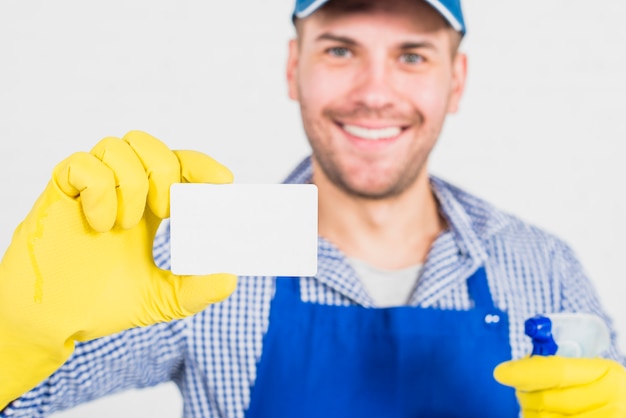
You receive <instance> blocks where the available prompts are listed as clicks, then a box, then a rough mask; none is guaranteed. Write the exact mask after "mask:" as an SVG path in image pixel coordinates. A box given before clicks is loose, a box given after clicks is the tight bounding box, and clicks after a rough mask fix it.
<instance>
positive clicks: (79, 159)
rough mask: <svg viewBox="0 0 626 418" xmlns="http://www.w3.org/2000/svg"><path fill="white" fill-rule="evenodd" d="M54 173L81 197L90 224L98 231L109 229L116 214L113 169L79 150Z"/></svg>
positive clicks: (61, 186)
mask: <svg viewBox="0 0 626 418" xmlns="http://www.w3.org/2000/svg"><path fill="white" fill-rule="evenodd" d="M52 177H53V179H54V181H55V182H56V184H57V185H58V186H59V189H61V191H62V192H63V193H65V194H66V195H67V196H69V197H73V198H78V197H80V201H81V206H82V208H83V213H84V214H85V218H86V219H87V222H88V223H89V225H90V226H91V227H92V228H93V229H95V230H96V231H98V232H106V231H109V230H110V229H111V228H112V227H113V225H114V224H115V218H116V216H117V196H116V191H115V176H114V175H113V172H112V171H111V170H110V169H109V168H108V167H107V166H106V165H104V164H103V163H102V162H101V161H100V160H98V159H97V158H96V157H95V156H93V155H92V154H89V153H86V152H79V153H76V154H73V155H71V156H70V157H69V158H67V159H65V160H63V161H62V162H61V163H59V164H58V165H57V166H56V167H55V168H54V171H53V174H52Z"/></svg>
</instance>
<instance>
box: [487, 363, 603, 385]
mask: <svg viewBox="0 0 626 418" xmlns="http://www.w3.org/2000/svg"><path fill="white" fill-rule="evenodd" d="M602 360H603V359H590V358H565V357H560V356H532V357H527V358H523V359H521V360H513V361H508V362H505V363H502V364H500V365H498V366H497V367H496V368H495V370H494V373H493V375H494V377H495V379H496V380H497V381H498V382H500V383H502V384H503V385H507V386H512V387H514V388H516V389H517V390H520V391H524V392H531V391H536V390H543V389H552V388H564V387H568V386H577V385H582V384H585V383H589V382H593V381H595V380H597V379H598V378H600V376H602V375H603V374H605V373H606V372H607V369H608V364H607V363H606V360H605V361H602Z"/></svg>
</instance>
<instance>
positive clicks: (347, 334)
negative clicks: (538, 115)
mask: <svg viewBox="0 0 626 418" xmlns="http://www.w3.org/2000/svg"><path fill="white" fill-rule="evenodd" d="M309 3H311V2H297V4H296V13H295V17H296V21H295V23H296V29H297V35H298V36H297V39H296V40H294V41H292V42H291V44H290V54H289V61H288V69H287V70H288V71H287V74H288V86H289V94H290V97H291V98H293V99H294V100H297V101H298V102H299V104H300V107H301V111H302V120H303V125H304V128H305V131H306V134H307V137H308V139H309V141H310V143H311V146H312V149H313V155H312V158H311V159H307V160H305V161H304V162H303V163H302V164H300V166H298V167H297V168H296V170H295V171H294V173H293V174H292V175H291V176H290V177H289V178H288V179H287V182H292V183H304V182H313V183H315V184H316V185H317V186H318V188H319V196H320V206H319V210H320V223H319V225H320V244H319V254H320V260H319V272H318V275H317V276H316V277H313V278H308V277H307V278H300V279H293V278H276V279H275V278H267V277H247V278H241V279H240V280H239V284H238V288H237V290H236V291H234V288H235V279H234V277H232V276H230V275H227V274H222V275H215V276H212V277H184V278H179V277H175V276H173V275H171V274H169V273H168V272H164V271H161V270H158V269H156V268H154V267H153V265H152V255H151V251H150V249H151V247H152V237H153V236H154V233H155V231H156V227H157V226H158V223H159V221H160V219H162V218H165V217H167V215H168V203H169V202H168V192H167V190H168V187H169V185H170V184H171V183H174V182H179V181H195V182H214V183H223V182H229V181H232V177H231V175H230V173H229V172H228V170H226V169H225V168H224V167H222V166H220V165H219V164H217V163H216V162H214V161H213V160H211V159H210V158H208V157H206V156H204V155H201V154H198V153H193V152H189V151H176V152H171V151H169V150H168V149H167V148H166V147H165V145H163V144H162V143H160V142H159V141H157V140H156V139H155V138H152V137H150V136H149V135H147V134H144V133H141V132H131V133H129V134H127V135H126V136H125V137H124V139H123V140H119V139H115V138H107V139H105V140H103V141H101V142H100V143H98V144H97V145H96V147H95V148H94V149H93V150H92V152H91V153H82V154H76V155H73V156H71V157H70V158H69V159H67V160H65V161H64V162H62V163H61V164H59V165H58V166H57V168H56V169H55V172H54V175H53V181H52V182H51V184H50V185H49V186H48V188H47V189H46V191H44V194H43V195H42V197H41V198H40V199H39V200H38V202H37V203H36V205H35V207H34V208H33V211H32V212H31V213H30V214H29V216H28V217H27V218H26V220H25V221H24V223H23V224H22V225H21V226H20V228H18V230H17V231H16V234H15V237H14V240H13V242H12V244H11V246H10V248H9V250H8V251H7V254H6V255H5V258H4V259H3V261H2V264H1V265H0V317H1V318H2V320H1V321H0V337H2V338H1V339H0V350H1V351H0V373H2V378H1V379H0V381H2V382H3V383H2V384H1V386H0V402H1V403H2V406H4V405H5V404H6V403H8V402H11V401H12V400H13V399H15V398H17V397H19V396H20V395H22V394H23V393H24V392H26V391H27V390H29V389H31V388H32V387H33V386H34V385H36V384H37V383H38V382H40V381H41V380H43V379H46V378H47V377H48V375H50V374H51V373H53V372H54V374H53V375H52V376H51V377H49V378H47V380H45V381H44V382H43V383H41V384H40V385H39V386H37V387H36V388H34V389H33V390H32V391H30V392H28V393H26V394H25V395H23V396H22V397H21V398H20V399H18V400H16V401H15V402H12V403H11V404H10V405H9V406H8V407H7V409H6V411H5V413H6V414H7V415H9V414H13V415H16V416H20V415H21V416H38V415H45V414H47V413H50V412H52V411H54V410H56V409H59V408H61V407H66V406H70V405H73V404H76V403H78V402H81V401H85V400H88V399H92V398H94V397H97V396H102V395H104V394H106V393H111V392H114V391H117V390H120V389H123V388H129V387H140V386H149V385H154V384H157V383H159V382H162V381H167V380H174V381H175V382H176V383H177V384H178V385H179V387H180V388H181V391H182V393H183V396H184V399H185V416H247V417H248V416H269V417H281V416H285V417H292V416H320V415H330V416H375V417H379V416H425V417H438V416H446V417H447V416H459V417H461V416H463V417H467V416H472V417H473V416H476V417H509V416H511V417H512V416H517V415H518V412H519V407H518V401H519V403H520V405H521V406H522V409H523V411H524V413H525V415H526V416H538V414H540V413H546V414H548V413H550V414H552V415H550V416H565V415H567V416H579V417H583V416H624V414H625V413H626V409H625V404H626V401H625V399H626V388H625V386H624V385H626V373H624V370H623V368H622V366H621V365H620V364H619V363H617V362H616V361H615V360H621V358H620V355H619V353H618V350H617V348H616V347H615V344H613V346H612V347H611V349H610V350H609V352H608V353H605V354H606V356H607V357H608V358H612V359H613V360H605V359H578V360H576V359H563V358H560V357H553V358H530V359H528V358H527V359H522V360H517V361H512V362H507V361H508V360H510V359H511V358H521V357H523V356H524V355H525V354H527V353H528V351H529V343H528V341H527V339H526V338H525V337H524V335H523V330H522V325H523V321H524V319H526V318H528V317H530V316H533V315H535V314H537V313H547V312H555V311H585V312H591V313H595V314H598V315H600V316H602V317H604V318H605V319H606V317H605V315H604V314H603V312H602V310H601V309H600V307H599V304H598V302H597V300H596V298H595V296H594V292H593V289H592V287H591V284H590V283H589V281H588V280H587V278H586V277H585V276H584V274H583V273H582V270H581V268H580V266H579V265H578V263H577V261H576V259H575V258H574V256H573V255H572V252H571V251H570V250H569V248H568V247H567V246H566V245H564V244H563V243H562V242H560V241H559V240H557V239H555V238H554V237H551V236H549V235H547V234H545V233H544V232H542V231H539V230H537V229H536V228H533V227H531V226H528V225H526V224H524V223H522V222H521V221H519V220H517V219H515V218H513V217H511V216H509V215H506V214H503V213H501V212H499V211H497V210H496V209H494V208H493V207H492V206H490V205H489V204H487V203H485V202H483V201H481V200H479V199H477V198H475V197H473V196H471V195H469V194H467V193H465V192H463V191H461V190H459V189H458V188H455V187H454V186H451V185H449V184H447V183H446V182H444V181H442V180H440V179H437V178H434V177H429V176H428V172H427V161H428V155H429V153H430V151H431V149H432V147H433V146H434V144H435V142H436V140H437V138H438V136H439V132H440V130H441V127H442V125H443V122H444V119H445V117H446V115H447V114H448V113H453V112H455V111H456V109H457V106H458V103H459V101H460V99H461V96H462V93H463V88H464V85H465V76H466V58H465V56H464V55H463V54H461V53H459V52H458V45H459V43H460V41H461V37H462V35H463V34H464V32H465V26H464V22H463V17H462V14H461V9H460V5H459V4H458V3H457V2H454V1H435V0H429V1H419V0H386V1H384V2H382V1H376V0H368V1H357V0H334V1H330V2H328V3H326V4H323V3H324V2H312V3H311V4H309ZM167 244H168V236H167V234H165V235H161V236H159V237H157V241H156V250H155V252H156V260H157V262H158V263H159V264H161V265H162V266H163V267H167V265H168V260H167V257H168V252H167ZM233 291H234V293H233V294H232V296H230V298H228V299H226V300H225V301H223V302H221V303H217V304H215V305H212V306H210V307H208V308H206V309H204V307H205V306H206V305H207V304H209V303H212V302H218V301H221V300H223V299H224V298H225V297H227V296H228V295H229V294H230V293H231V292H233ZM203 309H204V310H203ZM196 312H200V313H199V314H198V315H196V316H193V317H190V318H188V319H184V320H181V321H174V322H165V323H161V324H158V325H152V326H150V327H142V328H134V329H132V330H130V331H125V332H122V333H118V334H114V333H115V332H117V331H121V330H124V329H127V328H131V327H135V326H139V325H149V324H153V323H158V322H163V321H168V320H171V319H176V318H183V317H187V316H189V315H191V314H193V313H196ZM110 334H114V335H112V336H108V337H105V338H100V339H95V338H97V337H102V336H105V335H110ZM74 340H77V341H84V343H82V344H79V345H78V346H77V347H76V348H75V350H74V348H73V341H74ZM70 356H71V358H69V360H68V361H67V362H66V363H65V364H63V363H64V362H65V361H66V360H67V359H68V357H70ZM62 364H63V366H62V367H60V366H61V365H62ZM499 364H501V365H500V366H498V365H499ZM59 367H60V369H58V368H59ZM496 367H498V368H497V370H496V377H497V378H498V379H499V380H501V381H503V382H504V383H507V384H509V385H512V386H514V387H516V388H518V394H517V395H518V397H517V399H516V397H515V394H514V391H513V390H512V389H510V388H508V387H505V386H502V385H500V384H498V383H497V382H496V381H495V380H494V379H493V377H492V374H493V372H494V368H496ZM56 369H58V371H56V372H55V370H56ZM5 382H11V383H10V384H6V383H5ZM559 414H560V415H559Z"/></svg>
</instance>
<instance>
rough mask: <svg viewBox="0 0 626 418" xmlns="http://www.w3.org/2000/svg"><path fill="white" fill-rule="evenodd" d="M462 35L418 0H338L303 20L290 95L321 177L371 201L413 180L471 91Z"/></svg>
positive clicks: (292, 59)
mask: <svg viewBox="0 0 626 418" xmlns="http://www.w3.org/2000/svg"><path fill="white" fill-rule="evenodd" d="M457 36H458V35H457V34H456V33H454V32H453V30H452V29H450V28H449V27H448V26H447V25H446V23H445V22H444V20H443V18H442V17H441V16H440V15H439V14H438V13H437V12H435V11H434V10H433V9H432V8H431V7H430V6H428V5H427V4H425V3H423V2H422V1H419V0H384V1H381V0H379V1H376V0H367V1H359V0H343V1H338V0H335V1H331V2H330V3H329V4H327V5H326V6H324V7H323V8H322V9H321V10H319V11H317V12H315V13H314V14H313V15H311V16H310V17H308V18H305V19H303V20H301V21H299V22H298V39H297V40H294V41H292V42H291V44H290V54H289V61H288V68H287V76H288V82H289V95H290V97H291V98H292V99H294V100H297V101H298V102H299V103H300V108H301V113H302V119H303V125H304V129H305V132H306V135H307V137H308V139H309V142H310V143H311V147H312V149H313V159H314V164H315V166H316V167H319V168H321V170H322V173H319V174H318V173H316V175H325V176H326V177H328V179H329V180H330V181H331V182H332V183H334V184H335V185H336V186H338V187H339V188H340V189H341V190H343V191H344V192H347V193H349V194H351V195H354V196H360V197H365V198H369V199H384V198H388V197H393V196H397V195H399V194H400V193H402V192H403V191H404V190H406V188H408V187H409V186H410V185H411V184H413V182H414V181H415V180H416V178H417V177H418V175H419V174H420V172H421V170H422V168H423V167H424V166H425V163H426V160H427V158H428V154H429V153H430V151H431V149H432V148H433V146H434V144H435V142H436V140H437V137H438V136H439V133H440V131H441V127H442V124H443V122H444V119H445V116H446V114H447V113H449V112H454V111H456V108H457V105H458V101H459V99H460V96H461V94H462V91H463V87H464V82H465V65H466V64H465V56H464V55H462V54H457V53H456V46H457V44H456V42H457V41H458V38H457Z"/></svg>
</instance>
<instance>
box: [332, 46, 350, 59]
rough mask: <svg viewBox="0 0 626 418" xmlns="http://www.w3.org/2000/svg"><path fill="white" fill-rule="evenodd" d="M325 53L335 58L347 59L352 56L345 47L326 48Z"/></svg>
mask: <svg viewBox="0 0 626 418" xmlns="http://www.w3.org/2000/svg"><path fill="white" fill-rule="evenodd" d="M326 52H327V53H328V54H329V55H331V56H333V57H337V58H349V57H351V56H352V52H351V51H350V50H349V49H348V48H346V47H345V46H335V47H332V48H328V49H327V50H326Z"/></svg>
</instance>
